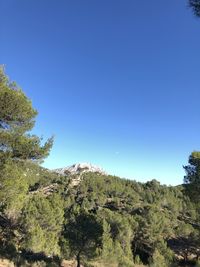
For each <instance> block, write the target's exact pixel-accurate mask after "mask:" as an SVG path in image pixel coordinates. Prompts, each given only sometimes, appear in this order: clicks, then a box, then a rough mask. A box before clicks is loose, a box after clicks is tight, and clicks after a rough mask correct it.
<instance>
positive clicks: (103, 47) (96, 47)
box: [0, 0, 200, 184]
mask: <svg viewBox="0 0 200 267" xmlns="http://www.w3.org/2000/svg"><path fill="white" fill-rule="evenodd" d="M0 9H1V16H0V39H1V41H0V61H1V62H0V63H3V64H5V66H6V72H7V74H8V75H9V76H10V78H11V79H12V80H15V81H17V83H18V84H19V85H20V86H21V87H22V89H23V90H24V91H25V93H26V94H27V95H28V96H29V97H30V98H31V99H32V102H33V106H34V107H35V108H36V109H37V110H38V111H39V115H38V117H37V123H36V127H35V129H34V133H36V134H37V135H39V136H43V137H44V139H45V138H47V137H49V136H51V135H52V134H53V135H55V143H54V147H53V149H52V151H51V154H50V156H49V158H48V159H46V160H45V163H44V166H46V167H48V168H57V167H63V166H66V165H70V164H73V163H76V162H91V163H94V164H97V165H99V166H101V167H103V168H104V169H105V170H106V171H107V172H108V173H111V174H115V175H119V176H121V177H127V178H131V179H136V180H138V181H147V180H149V179H153V178H155V179H157V180H159V181H160V182H161V183H165V184H180V183H182V181H183V176H184V170H183V168H182V165H184V164H186V163H187V160H188V156H189V154H190V153H191V152H192V151H193V150H199V149H200V123H199V118H200V108H199V99H200V82H199V80H200V75H199V72H200V53H199V46H200V20H199V19H197V18H195V17H194V16H193V14H192V12H191V10H190V9H189V8H188V6H187V1H183V0H177V1H174V0H168V1H160V0H152V1H148V0H146V1H139V0H126V1H124V0H101V1H98V0H73V1H69V0H59V1H56V0H42V1H39V0H37V1H36V0H28V1H27V0H17V1H16V0H0Z"/></svg>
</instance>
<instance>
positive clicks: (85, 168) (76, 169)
mask: <svg viewBox="0 0 200 267" xmlns="http://www.w3.org/2000/svg"><path fill="white" fill-rule="evenodd" d="M53 171H54V172H57V173H58V174H61V175H64V174H72V175H73V174H82V173H86V172H97V173H100V174H104V175H106V172H105V171H104V170H103V169H101V168H100V167H98V166H95V165H92V164H91V163H77V164H74V165H72V166H69V167H65V168H60V169H55V170H53Z"/></svg>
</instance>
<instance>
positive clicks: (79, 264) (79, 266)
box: [76, 252, 81, 267]
mask: <svg viewBox="0 0 200 267" xmlns="http://www.w3.org/2000/svg"><path fill="white" fill-rule="evenodd" d="M76 260H77V267H81V258H80V252H79V253H78V255H77V257H76Z"/></svg>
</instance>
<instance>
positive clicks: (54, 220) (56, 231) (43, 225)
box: [21, 194, 64, 256]
mask: <svg viewBox="0 0 200 267" xmlns="http://www.w3.org/2000/svg"><path fill="white" fill-rule="evenodd" d="M63 215H64V212H63V202H62V200H61V199H60V197H59V195H51V196H49V197H48V198H45V197H44V196H43V195H40V194H36V195H33V196H32V197H30V198H29V200H28V202H27V203H26V205H25V207H24V209H23V212H22V219H21V225H22V228H23V232H24V237H23V241H22V245H21V246H22V248H25V249H26V250H29V251H32V252H35V253H44V254H46V255H50V256H53V255H59V254H60V249H59V246H58V241H59V236H60V233H61V230H62V224H63V219H64V217H63Z"/></svg>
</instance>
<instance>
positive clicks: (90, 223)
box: [64, 212, 103, 267]
mask: <svg viewBox="0 0 200 267" xmlns="http://www.w3.org/2000/svg"><path fill="white" fill-rule="evenodd" d="M102 234H103V229H102V225H101V223H100V222H99V221H98V220H97V218H96V216H95V215H93V214H89V213H85V212H81V213H80V214H77V215H74V216H73V217H72V218H70V219H69V220H68V222H67V223H66V225H65V232H64V236H65V238H66V239H68V240H69V247H70V251H71V255H72V256H75V257H76V260H77V267H80V264H81V258H82V257H84V258H87V259H90V258H92V257H95V256H96V255H97V252H98V249H100V248H101V245H102V244H101V237H102Z"/></svg>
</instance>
